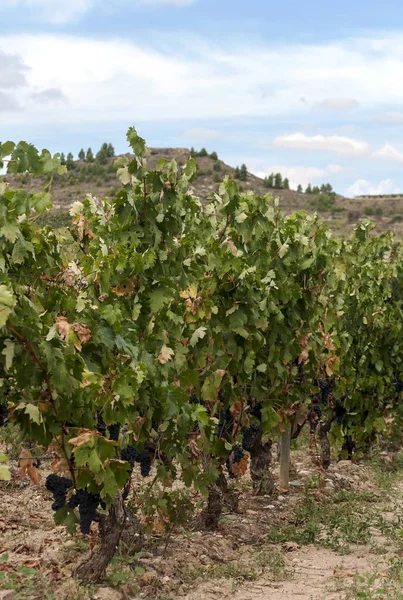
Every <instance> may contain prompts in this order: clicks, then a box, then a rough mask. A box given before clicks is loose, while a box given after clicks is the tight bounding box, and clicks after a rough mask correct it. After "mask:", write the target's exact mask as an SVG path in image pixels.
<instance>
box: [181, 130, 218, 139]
mask: <svg viewBox="0 0 403 600" xmlns="http://www.w3.org/2000/svg"><path fill="white" fill-rule="evenodd" d="M183 137H184V138H186V139H188V140H194V141H208V140H217V139H218V138H220V137H221V133H220V132H219V131H217V130H216V129H198V128H197V127H195V128H194V129H188V130H187V131H185V133H184V134H183Z"/></svg>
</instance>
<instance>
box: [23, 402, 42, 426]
mask: <svg viewBox="0 0 403 600" xmlns="http://www.w3.org/2000/svg"><path fill="white" fill-rule="evenodd" d="M25 413H26V414H27V415H29V418H30V421H33V422H34V423H36V424H37V425H40V424H41V423H42V415H41V413H40V411H39V408H38V407H37V406H35V405H34V404H26V405H25Z"/></svg>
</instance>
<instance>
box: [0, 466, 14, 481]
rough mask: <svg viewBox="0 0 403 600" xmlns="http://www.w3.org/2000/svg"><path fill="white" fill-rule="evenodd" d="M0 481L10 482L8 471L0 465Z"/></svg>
mask: <svg viewBox="0 0 403 600" xmlns="http://www.w3.org/2000/svg"><path fill="white" fill-rule="evenodd" d="M0 481H11V473H10V469H9V468H8V467H7V466H6V465H0Z"/></svg>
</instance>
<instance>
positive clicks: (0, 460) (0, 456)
mask: <svg viewBox="0 0 403 600" xmlns="http://www.w3.org/2000/svg"><path fill="white" fill-rule="evenodd" d="M7 461H8V458H7V456H6V455H5V454H4V453H3V452H0V463H6V462H7Z"/></svg>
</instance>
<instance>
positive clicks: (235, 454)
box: [225, 444, 245, 479]
mask: <svg viewBox="0 0 403 600" xmlns="http://www.w3.org/2000/svg"><path fill="white" fill-rule="evenodd" d="M244 456H245V452H244V450H243V448H242V446H239V445H238V444H237V445H236V446H234V447H233V448H232V450H231V452H230V454H229V456H228V458H227V460H226V463H225V464H226V467H227V471H228V475H229V477H230V479H235V474H234V472H233V470H232V465H236V464H238V463H240V462H241V460H242V459H243V457H244Z"/></svg>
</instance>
